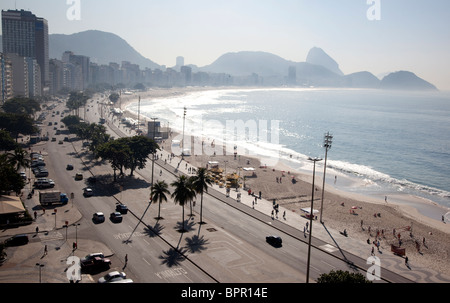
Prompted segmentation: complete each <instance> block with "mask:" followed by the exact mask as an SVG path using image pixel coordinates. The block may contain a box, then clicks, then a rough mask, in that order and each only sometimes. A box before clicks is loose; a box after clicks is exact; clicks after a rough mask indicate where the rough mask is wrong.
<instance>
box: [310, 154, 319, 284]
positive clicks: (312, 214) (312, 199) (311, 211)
mask: <svg viewBox="0 0 450 303" xmlns="http://www.w3.org/2000/svg"><path fill="white" fill-rule="evenodd" d="M308 160H310V161H313V162H314V166H313V167H314V168H313V179H312V193H311V209H310V210H309V240H308V262H307V265H306V283H309V267H310V266H309V264H310V260H311V235H312V219H313V217H314V179H315V178H316V162H319V161H321V160H322V159H320V158H311V157H309V158H308Z"/></svg>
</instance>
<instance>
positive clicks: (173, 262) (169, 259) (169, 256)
mask: <svg viewBox="0 0 450 303" xmlns="http://www.w3.org/2000/svg"><path fill="white" fill-rule="evenodd" d="M185 252H186V249H179V250H176V249H174V248H170V249H169V250H167V251H163V255H161V256H159V257H158V258H159V259H161V260H162V262H161V263H162V264H165V265H167V266H168V267H172V266H177V265H180V262H182V261H184V260H185V257H184V256H183V254H184V253H185Z"/></svg>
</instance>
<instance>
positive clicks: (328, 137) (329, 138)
mask: <svg viewBox="0 0 450 303" xmlns="http://www.w3.org/2000/svg"><path fill="white" fill-rule="evenodd" d="M332 142H333V136H332V135H331V134H330V132H327V133H326V134H325V136H324V140H323V147H325V163H324V165H323V183H322V200H321V201H320V223H323V220H322V214H323V197H324V195H325V173H326V171H327V155H328V150H329V149H330V148H331V143H332Z"/></svg>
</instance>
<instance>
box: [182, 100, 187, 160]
mask: <svg viewBox="0 0 450 303" xmlns="http://www.w3.org/2000/svg"><path fill="white" fill-rule="evenodd" d="M185 121H186V106H185V107H184V113H183V139H182V144H181V146H182V147H181V159H183V160H184V124H185Z"/></svg>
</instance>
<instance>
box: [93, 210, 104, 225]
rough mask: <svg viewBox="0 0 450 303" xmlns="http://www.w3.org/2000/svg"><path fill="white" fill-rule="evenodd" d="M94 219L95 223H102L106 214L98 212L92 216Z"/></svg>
mask: <svg viewBox="0 0 450 303" xmlns="http://www.w3.org/2000/svg"><path fill="white" fill-rule="evenodd" d="M92 220H93V221H94V222H95V223H102V222H105V215H104V214H103V213H102V212H96V213H95V214H94V215H93V216H92Z"/></svg>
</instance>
